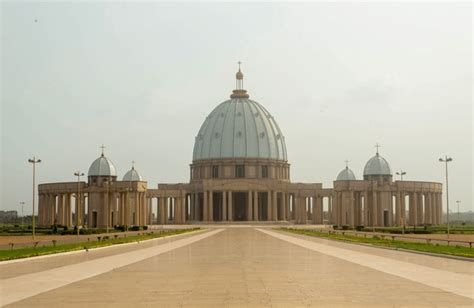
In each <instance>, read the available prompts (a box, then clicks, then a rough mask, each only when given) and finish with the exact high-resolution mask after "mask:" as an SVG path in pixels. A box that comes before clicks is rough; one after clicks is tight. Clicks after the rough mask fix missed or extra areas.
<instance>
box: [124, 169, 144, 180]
mask: <svg viewBox="0 0 474 308" xmlns="http://www.w3.org/2000/svg"><path fill="white" fill-rule="evenodd" d="M122 181H140V182H141V181H143V178H142V176H141V175H140V173H138V171H137V170H135V168H134V167H132V169H130V170H128V172H127V173H125V175H124V176H123V179H122Z"/></svg>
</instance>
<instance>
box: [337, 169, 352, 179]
mask: <svg viewBox="0 0 474 308" xmlns="http://www.w3.org/2000/svg"><path fill="white" fill-rule="evenodd" d="M355 180H356V177H355V175H354V172H352V170H351V169H349V167H347V166H346V168H344V169H342V171H341V172H339V174H338V175H337V178H336V181H355Z"/></svg>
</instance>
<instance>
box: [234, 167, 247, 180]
mask: <svg viewBox="0 0 474 308" xmlns="http://www.w3.org/2000/svg"><path fill="white" fill-rule="evenodd" d="M235 177H236V178H244V177H245V165H236V166H235Z"/></svg>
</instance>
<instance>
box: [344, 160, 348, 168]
mask: <svg viewBox="0 0 474 308" xmlns="http://www.w3.org/2000/svg"><path fill="white" fill-rule="evenodd" d="M344 162H345V163H346V168H347V167H349V161H348V160H347V159H346V160H345V161H344Z"/></svg>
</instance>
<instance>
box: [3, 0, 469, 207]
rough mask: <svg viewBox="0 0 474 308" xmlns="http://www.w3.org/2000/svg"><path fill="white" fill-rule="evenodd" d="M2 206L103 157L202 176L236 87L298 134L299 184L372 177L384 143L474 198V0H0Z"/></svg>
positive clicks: (406, 164)
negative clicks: (199, 141)
mask: <svg viewBox="0 0 474 308" xmlns="http://www.w3.org/2000/svg"><path fill="white" fill-rule="evenodd" d="M1 11H2V12H1V13H2V16H1V21H2V24H1V35H2V37H1V86H2V88H1V90H2V92H1V102H2V104H1V106H2V144H1V146H2V150H1V154H2V157H1V161H2V165H1V168H2V169H1V180H2V182H1V189H2V191H1V195H2V196H1V208H2V209H19V208H20V206H19V202H20V201H26V202H27V207H26V208H27V209H28V211H30V209H31V171H32V168H31V165H30V164H28V163H27V159H28V158H30V157H32V156H33V155H36V156H37V157H39V158H41V159H42V160H43V162H42V163H41V164H40V165H39V166H38V173H37V175H38V176H37V180H38V182H39V183H47V182H64V181H74V180H75V178H74V176H73V173H74V172H75V171H76V170H81V171H82V172H84V173H87V170H88V168H89V165H90V164H91V163H92V161H93V160H94V159H96V158H97V157H98V156H99V155H100V148H99V147H100V145H101V144H102V143H103V144H105V145H106V146H107V148H106V155H107V156H108V157H109V158H110V159H111V160H112V161H113V162H114V163H115V166H116V168H117V171H118V176H119V178H121V177H122V176H123V175H124V174H125V172H126V171H127V170H128V169H129V168H130V161H132V160H135V161H136V168H137V169H138V170H139V171H140V172H141V174H142V175H143V177H144V178H145V179H146V180H147V181H148V186H149V187H151V188H155V187H156V186H157V183H174V182H187V181H189V164H190V163H191V160H192V150H193V143H194V137H195V135H196V134H197V132H198V130H199V128H200V125H201V124H202V122H203V121H204V119H205V117H206V116H207V115H208V114H209V113H210V112H211V110H212V109H213V108H214V107H215V106H217V105H218V104H219V103H220V102H222V101H224V100H226V99H228V97H229V94H230V93H231V91H232V89H233V88H234V86H235V82H234V78H235V72H236V70H237V65H236V62H237V61H238V60H242V61H243V72H244V74H245V81H244V82H245V83H244V84H245V87H246V88H247V90H248V91H249V94H250V97H251V98H252V99H255V100H257V101H258V102H260V103H261V104H263V105H264V106H265V107H266V108H267V109H268V110H269V111H270V112H271V113H272V115H273V116H274V117H275V119H276V121H277V122H278V124H279V126H280V128H281V129H282V131H283V134H284V135H285V137H286V145H287V149H288V158H289V162H290V163H291V168H292V169H291V170H292V173H291V178H292V181H293V182H318V183H320V182H321V183H323V186H324V187H332V181H333V180H334V179H335V178H336V176H337V174H338V172H339V171H340V170H341V169H343V168H344V160H345V159H348V160H350V163H349V164H350V167H351V168H352V170H353V171H354V173H355V174H356V177H357V178H358V179H361V178H362V171H363V167H364V165H365V163H366V161H367V160H368V159H369V158H370V157H372V156H373V155H374V153H375V148H374V144H375V143H376V142H379V143H380V144H381V145H382V148H381V149H380V153H381V155H382V156H384V157H385V158H386V159H387V160H388V162H389V163H390V165H391V167H392V170H393V171H394V172H395V171H396V170H400V169H403V170H405V171H406V172H407V175H406V177H405V179H407V180H425V181H435V182H443V183H444V165H443V164H441V163H439V162H438V158H439V157H441V156H443V155H445V154H448V155H450V156H452V157H453V159H454V161H453V162H452V163H450V166H449V167H450V181H449V183H450V204H451V208H452V209H453V210H454V211H456V210H457V208H456V203H455V201H456V200H462V203H461V210H468V209H472V206H471V202H472V190H473V182H472V174H473V164H472V154H473V144H472V143H473V142H472V137H473V122H472V117H473V110H472V85H473V84H472V82H473V80H472V67H473V66H472V7H471V4H470V3H469V2H465V3H460V4H454V3H444V4H440V3H438V4H430V3H420V4H413V3H402V2H401V3H394V4H391V3H373V2H372V3H370V2H369V3H359V4H357V3H354V4H348V3H305V4H288V3H286V4H285V3H280V4H272V3H266V4H253V3H246V4H233V3H225V4H218V3H193V4H185V3H180V4H178V3H175V4H166V3H142V4H138V3H114V2H107V3H96V2H75V3H27V2H22V3H8V2H2V4H1Z"/></svg>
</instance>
